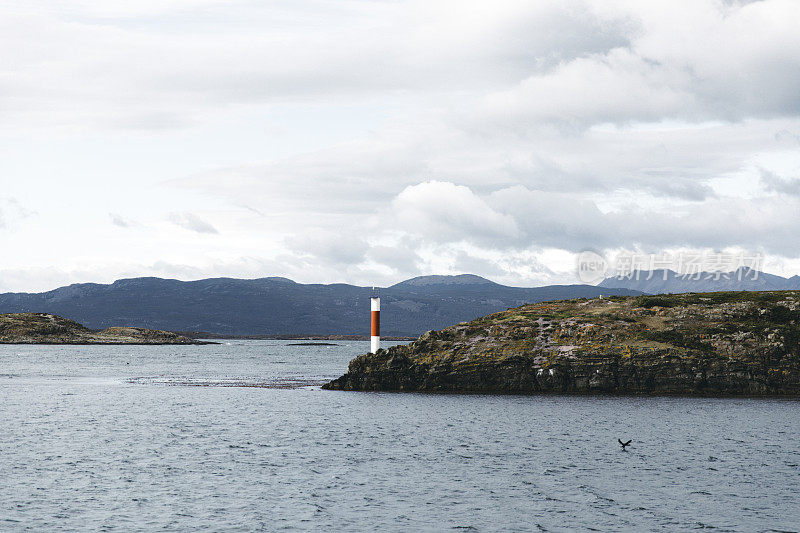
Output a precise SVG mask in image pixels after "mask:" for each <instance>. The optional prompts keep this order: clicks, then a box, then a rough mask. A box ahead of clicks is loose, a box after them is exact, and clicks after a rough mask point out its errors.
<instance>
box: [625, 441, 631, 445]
mask: <svg viewBox="0 0 800 533" xmlns="http://www.w3.org/2000/svg"><path fill="white" fill-rule="evenodd" d="M630 443H631V441H628V442H626V443H625V444H624V445H623V446H627V445H628V444H630Z"/></svg>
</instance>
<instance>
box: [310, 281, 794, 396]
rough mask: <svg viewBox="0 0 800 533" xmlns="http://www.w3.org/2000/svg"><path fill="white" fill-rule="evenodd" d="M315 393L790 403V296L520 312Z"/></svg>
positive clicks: (536, 307)
mask: <svg viewBox="0 0 800 533" xmlns="http://www.w3.org/2000/svg"><path fill="white" fill-rule="evenodd" d="M323 388H325V389H333V390H360V391H417V392H459V393H508V394H536V393H562V394H564V393H566V394H594V393H611V394H645V395H647V394H654V395H672V394H674V395H698V396H786V397H800V291H772V292H717V293H689V294H675V295H658V296H636V297H618V296H614V297H608V298H594V299H575V300H565V301H558V302H546V303H538V304H531V305H524V306H521V307H516V308H513V309H509V310H507V311H504V312H500V313H495V314H492V315H489V316H486V317H483V318H479V319H477V320H473V321H472V322H465V323H462V324H457V325H454V326H450V327H448V328H445V329H443V330H441V331H429V332H428V333H425V334H424V335H422V336H421V337H420V338H419V339H417V340H416V341H414V342H412V343H410V344H408V345H405V346H394V347H391V348H389V349H388V350H379V351H378V353H377V354H367V355H361V356H359V357H356V358H355V359H353V361H351V362H350V365H349V367H348V371H347V373H346V374H345V375H343V376H341V377H340V378H338V379H335V380H334V381H331V382H330V383H328V384H326V385H324V386H323Z"/></svg>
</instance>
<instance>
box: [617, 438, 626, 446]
mask: <svg viewBox="0 0 800 533" xmlns="http://www.w3.org/2000/svg"><path fill="white" fill-rule="evenodd" d="M617 442H619V443H620V444H621V445H622V446H625V444H623V442H622V441H621V440H620V439H617Z"/></svg>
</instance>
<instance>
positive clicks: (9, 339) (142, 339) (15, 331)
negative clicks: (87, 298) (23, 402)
mask: <svg viewBox="0 0 800 533" xmlns="http://www.w3.org/2000/svg"><path fill="white" fill-rule="evenodd" d="M0 344H207V343H204V342H201V341H196V340H194V339H190V338H189V337H185V336H183V335H178V334H176V333H172V332H169V331H159V330H154V329H145V328H125V327H113V328H106V329H104V330H102V331H93V330H90V329H88V328H86V327H84V326H82V325H81V324H78V323H77V322H73V321H72V320H68V319H66V318H63V317H60V316H57V315H51V314H47V313H8V314H2V315H0Z"/></svg>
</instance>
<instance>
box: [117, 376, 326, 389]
mask: <svg viewBox="0 0 800 533" xmlns="http://www.w3.org/2000/svg"><path fill="white" fill-rule="evenodd" d="M127 382H128V383H132V384H135V385H171V386H180V387H253V388H260V389H302V388H306V387H319V386H322V385H324V384H325V383H326V382H327V380H320V379H311V378H293V377H286V378H274V379H266V380H262V379H247V378H190V377H161V376H156V377H152V376H141V377H135V378H130V379H128V380H127Z"/></svg>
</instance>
